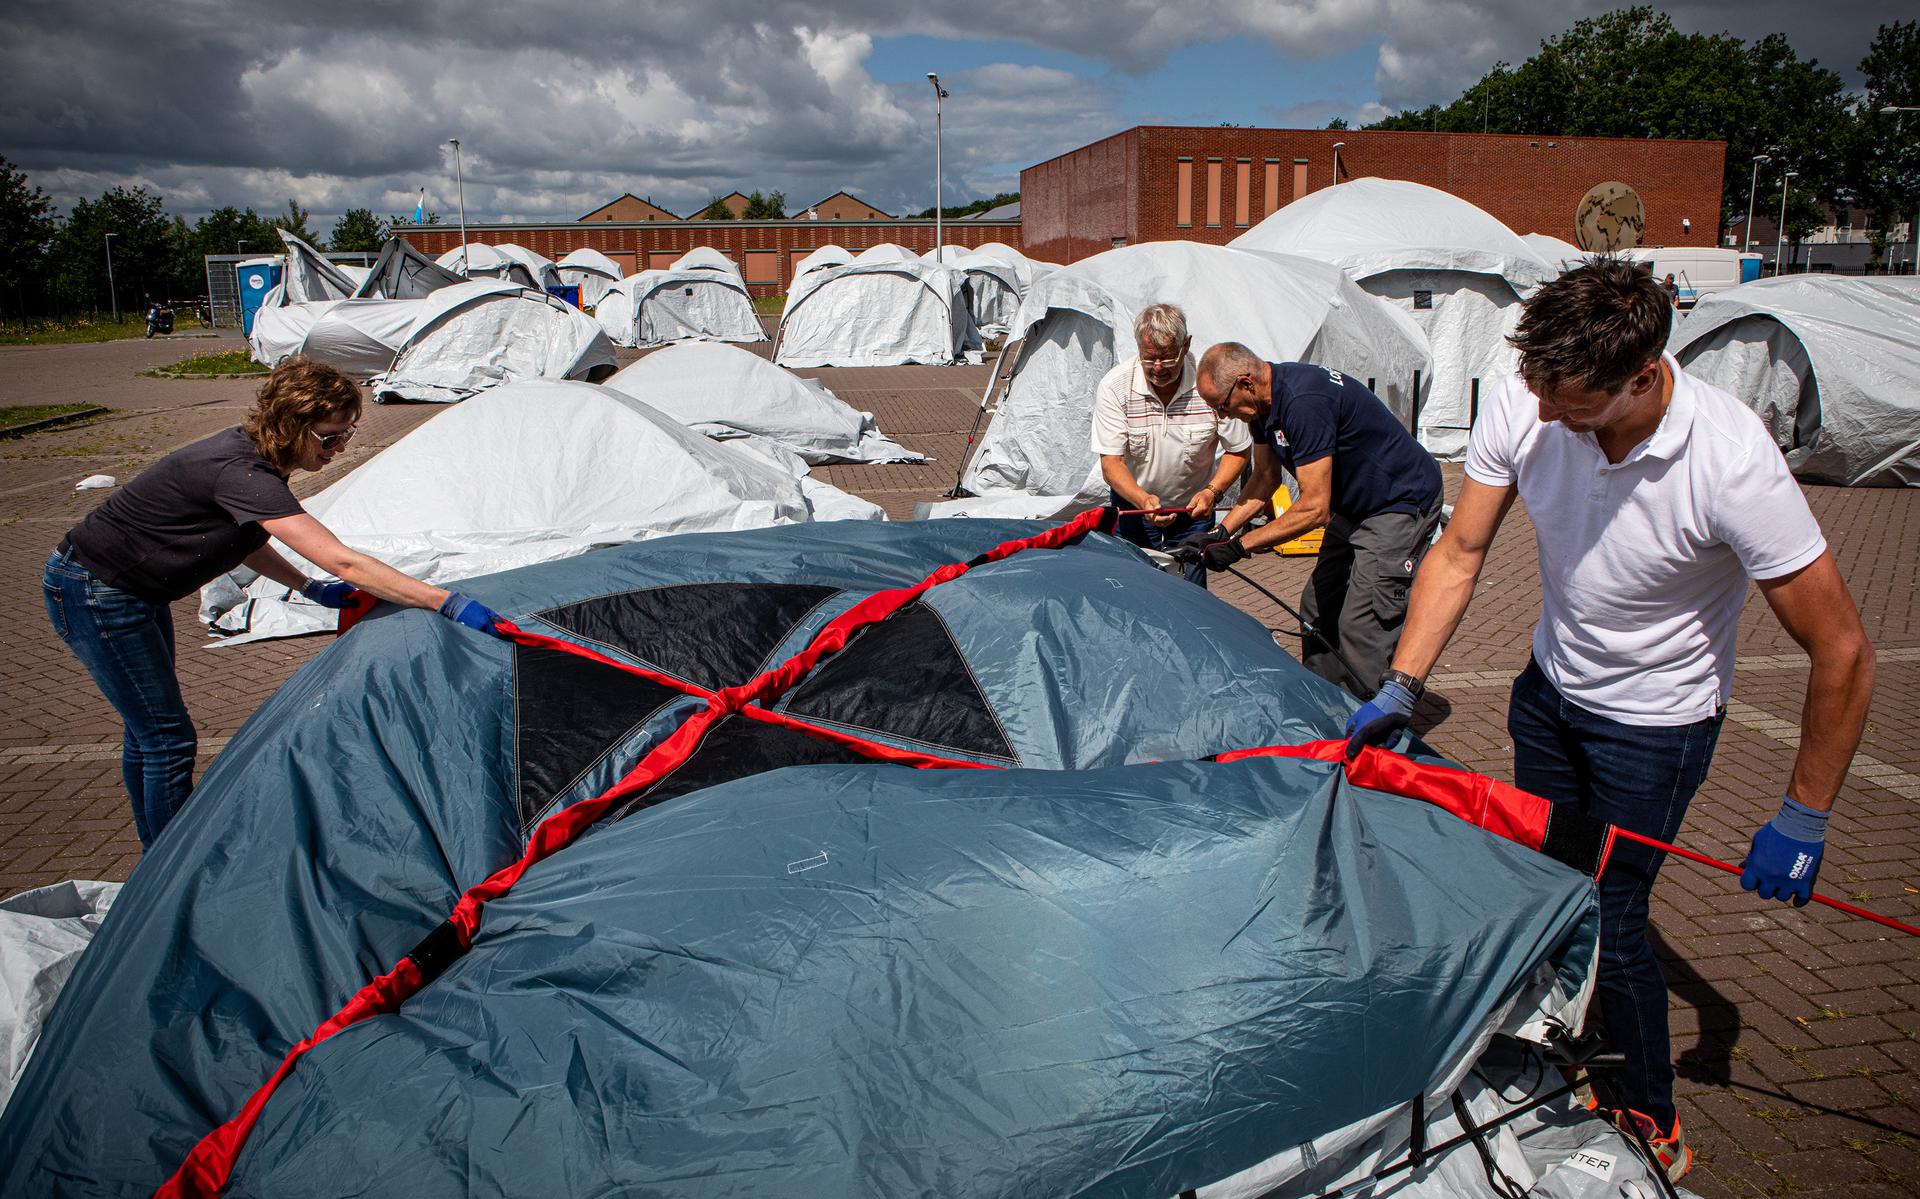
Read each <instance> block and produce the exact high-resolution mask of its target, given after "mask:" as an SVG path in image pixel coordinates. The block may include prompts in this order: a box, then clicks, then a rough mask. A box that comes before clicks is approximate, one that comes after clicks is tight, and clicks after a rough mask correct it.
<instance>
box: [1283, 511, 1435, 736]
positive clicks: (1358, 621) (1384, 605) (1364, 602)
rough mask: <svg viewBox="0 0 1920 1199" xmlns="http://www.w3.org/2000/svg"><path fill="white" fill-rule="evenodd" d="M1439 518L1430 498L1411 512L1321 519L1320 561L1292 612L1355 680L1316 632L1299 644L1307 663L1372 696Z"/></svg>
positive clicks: (1325, 676)
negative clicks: (1423, 507)
mask: <svg viewBox="0 0 1920 1199" xmlns="http://www.w3.org/2000/svg"><path fill="white" fill-rule="evenodd" d="M1439 523H1440V501H1439V500H1437V499H1436V500H1434V502H1433V506H1432V507H1431V508H1429V509H1428V510H1427V511H1425V512H1422V513H1420V514H1418V515H1415V514H1412V513H1407V512H1381V513H1377V514H1375V515H1373V516H1369V517H1367V518H1365V519H1364V520H1358V521H1356V520H1351V519H1349V518H1347V517H1344V516H1335V517H1334V518H1333V519H1332V520H1331V521H1328V522H1327V532H1326V536H1325V538H1324V539H1323V540H1322V541H1321V543H1320V561H1319V563H1318V564H1317V565H1315V566H1314V568H1313V577H1312V578H1309V579H1308V580H1307V586H1306V590H1305V591H1304V592H1302V593H1301V596H1300V612H1301V614H1302V615H1303V616H1305V617H1306V618H1307V623H1308V624H1311V625H1313V626H1314V627H1315V628H1317V629H1319V630H1320V632H1321V633H1323V634H1325V636H1326V638H1327V639H1328V640H1329V641H1332V642H1334V643H1335V644H1337V645H1339V647H1340V653H1341V654H1344V655H1345V656H1346V659H1347V661H1348V662H1349V663H1351V664H1352V666H1353V671H1354V672H1355V673H1358V674H1359V676H1360V677H1359V678H1358V679H1355V678H1354V677H1353V675H1352V674H1350V673H1349V672H1348V670H1347V668H1346V667H1345V666H1343V665H1342V664H1341V662H1340V659H1339V657H1338V656H1336V655H1335V654H1334V653H1333V651H1332V650H1331V649H1330V648H1328V646H1327V644H1326V642H1324V641H1322V640H1320V639H1319V638H1317V637H1308V638H1306V639H1305V641H1304V642H1303V643H1302V645H1301V648H1300V660H1301V661H1302V662H1303V663H1305V665H1306V667H1307V669H1308V670H1311V671H1312V672H1313V673H1315V674H1317V675H1319V676H1320V677H1321V678H1323V679H1326V680H1328V681H1329V682H1333V683H1338V684H1339V685H1340V686H1342V687H1345V688H1346V689H1347V690H1348V691H1350V692H1352V693H1353V694H1354V695H1355V696H1356V697H1357V698H1360V699H1369V698H1371V697H1372V695H1373V693H1374V692H1375V691H1376V690H1378V689H1379V687H1380V676H1381V675H1383V674H1385V673H1386V670H1387V667H1388V666H1389V665H1391V664H1392V662H1393V649H1394V646H1396V645H1398V644H1399V642H1400V626H1401V625H1402V624H1403V623H1404V622H1405V620H1406V618H1407V593H1408V591H1410V590H1411V589H1412V587H1413V575H1414V572H1415V571H1416V570H1418V569H1419V568H1420V560H1421V559H1422V558H1424V557H1426V554H1427V544H1428V542H1429V541H1430V540H1431V539H1432V537H1433V530H1434V526H1436V525H1437V524H1439Z"/></svg>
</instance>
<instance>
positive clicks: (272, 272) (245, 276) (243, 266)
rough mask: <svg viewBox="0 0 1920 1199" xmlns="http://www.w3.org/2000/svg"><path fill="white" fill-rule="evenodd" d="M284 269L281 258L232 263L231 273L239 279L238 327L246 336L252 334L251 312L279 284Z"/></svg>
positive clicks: (252, 312)
mask: <svg viewBox="0 0 1920 1199" xmlns="http://www.w3.org/2000/svg"><path fill="white" fill-rule="evenodd" d="M285 270H286V260H285V259H282V258H277V257H276V258H249V259H247V260H246V261H244V262H236V263H234V265H233V273H234V274H235V275H237V276H238V277H239V280H240V329H241V332H243V333H245V334H246V335H247V336H248V337H252V336H253V314H254V313H256V312H258V311H259V310H260V303H261V301H263V300H265V299H266V298H267V293H268V292H270V291H272V290H273V289H274V288H276V287H278V286H280V275H281V273H282V272H283V271H285Z"/></svg>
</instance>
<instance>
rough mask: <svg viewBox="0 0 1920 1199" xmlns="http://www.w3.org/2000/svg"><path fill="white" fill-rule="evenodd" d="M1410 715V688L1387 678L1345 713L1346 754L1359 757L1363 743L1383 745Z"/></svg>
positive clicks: (1397, 733) (1411, 698) (1411, 709)
mask: <svg viewBox="0 0 1920 1199" xmlns="http://www.w3.org/2000/svg"><path fill="white" fill-rule="evenodd" d="M1412 719H1413V692H1411V691H1409V690H1407V688H1406V687H1405V685H1403V684H1401V683H1397V682H1394V681H1393V680H1391V679H1389V680H1388V681H1387V682H1384V683H1382V684H1380V690H1378V691H1376V692H1374V695H1373V698H1372V699H1370V700H1368V701H1367V702H1366V703H1364V704H1361V705H1360V710H1359V711H1358V712H1355V713H1354V714H1353V715H1351V716H1349V717H1347V757H1348V758H1349V759H1352V758H1355V757H1358V756H1359V754H1360V748H1361V747H1362V746H1365V745H1385V744H1386V743H1387V742H1389V741H1391V740H1393V739H1394V738H1395V737H1398V736H1399V735H1400V730H1402V729H1404V728H1406V727H1407V724H1408V722H1410V721H1411V720H1412Z"/></svg>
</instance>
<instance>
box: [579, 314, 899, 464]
mask: <svg viewBox="0 0 1920 1199" xmlns="http://www.w3.org/2000/svg"><path fill="white" fill-rule="evenodd" d="M606 386H608V387H612V388H617V389H618V390H620V391H624V392H626V393H627V394H629V395H631V396H633V397H635V398H636V399H640V400H643V401H645V402H646V403H647V404H648V405H649V406H651V407H653V408H657V409H659V410H660V411H662V412H664V413H666V414H667V415H668V416H671V417H673V418H674V419H675V420H677V421H679V422H680V423H681V424H684V425H686V426H687V427H688V428H690V429H694V430H696V431H698V432H701V433H704V434H706V435H707V436H709V437H717V438H736V437H748V436H752V437H760V438H765V439H766V440H768V441H772V442H776V443H778V444H779V445H781V446H783V447H785V448H786V449H788V450H791V451H792V452H793V453H795V454H798V455H799V456H800V457H801V458H802V459H803V460H805V461H806V462H808V463H810V464H812V465H815V466H819V465H823V464H826V463H832V462H922V461H925V458H924V457H923V456H922V455H920V454H916V453H914V452H913V451H912V450H910V449H908V448H906V447H905V446H903V445H901V444H900V443H899V442H896V441H894V440H893V439H892V438H890V437H888V436H886V435H885V434H884V433H882V432H880V429H879V427H878V426H877V425H875V423H874V419H873V414H872V413H871V412H861V411H859V410H857V409H855V408H852V407H850V406H848V405H847V404H846V403H844V402H843V401H842V400H840V398H839V397H837V396H835V395H834V394H833V393H832V392H831V391H828V390H827V388H826V386H825V385H824V384H822V383H820V382H818V381H817V380H813V379H802V378H801V377H800V376H798V375H795V374H793V373H792V372H790V371H787V370H783V369H781V368H780V367H777V366H775V365H774V364H773V363H771V362H768V361H767V360H766V359H765V358H762V357H760V356H759V355H758V354H755V353H753V352H751V351H749V350H742V349H738V348H736V347H734V346H724V345H702V344H699V343H691V342H690V343H688V344H686V345H678V346H669V347H667V348H666V349H664V350H661V351H660V352H659V353H657V354H649V355H647V356H646V357H645V358H642V359H640V361H638V362H634V363H629V364H628V365H627V366H624V367H622V368H621V369H620V371H619V372H618V373H616V374H615V375H614V376H613V377H612V378H611V379H608V380H607V381H606Z"/></svg>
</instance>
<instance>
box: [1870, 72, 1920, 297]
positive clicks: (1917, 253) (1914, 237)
mask: <svg viewBox="0 0 1920 1199" xmlns="http://www.w3.org/2000/svg"><path fill="white" fill-rule="evenodd" d="M1880 111H1881V112H1883V113H1885V114H1886V115H1888V116H1890V117H1898V118H1899V120H1900V123H1899V124H1897V125H1895V126H1894V127H1893V130H1894V136H1895V137H1898V136H1900V131H1901V129H1902V127H1903V126H1905V124H1906V122H1907V114H1908V113H1910V112H1920V105H1916V104H1885V105H1882V106H1881V108H1880ZM1907 241H1908V242H1909V243H1910V244H1911V245H1912V246H1913V270H1914V273H1915V274H1916V275H1920V208H1916V209H1915V210H1914V213H1913V224H1911V225H1908V226H1907Z"/></svg>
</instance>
